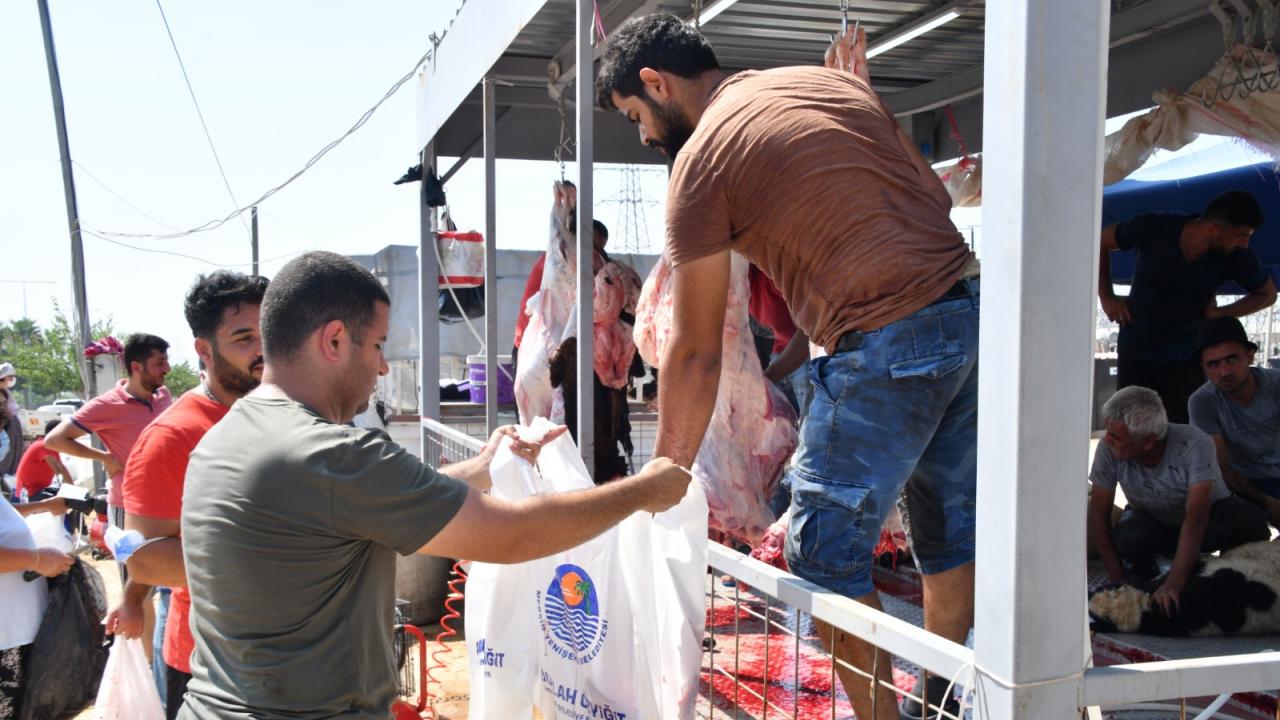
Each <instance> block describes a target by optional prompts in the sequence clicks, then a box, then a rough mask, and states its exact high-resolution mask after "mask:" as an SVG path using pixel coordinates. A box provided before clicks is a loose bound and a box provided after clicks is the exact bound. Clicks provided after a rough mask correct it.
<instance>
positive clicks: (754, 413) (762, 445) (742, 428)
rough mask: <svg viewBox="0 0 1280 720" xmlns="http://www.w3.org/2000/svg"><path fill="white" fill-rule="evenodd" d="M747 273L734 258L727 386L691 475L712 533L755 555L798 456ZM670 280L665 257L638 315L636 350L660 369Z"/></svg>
mask: <svg viewBox="0 0 1280 720" xmlns="http://www.w3.org/2000/svg"><path fill="white" fill-rule="evenodd" d="M747 267H748V264H747V261H746V260H745V259H743V258H742V257H740V256H738V255H737V254H736V253H734V255H733V262H732V268H731V271H730V272H731V279H730V282H729V297H728V299H727V304H726V308H725V321H724V336H723V350H722V358H721V370H720V385H719V390H718V392H717V394H716V404H715V410H714V412H713V414H712V416H711V422H710V424H709V425H708V426H707V432H706V435H705V436H704V437H703V440H702V446H701V448H700V449H699V450H698V456H697V458H696V459H695V460H694V464H693V468H692V470H693V475H694V477H696V478H698V481H699V482H700V483H701V484H702V489H703V491H704V492H705V493H706V496H707V505H708V506H709V509H710V518H709V526H710V529H711V530H712V531H713V532H714V531H719V532H721V533H723V534H725V535H728V536H730V537H732V538H733V539H734V540H737V541H739V542H743V543H746V544H748V545H751V546H753V547H754V546H756V545H757V544H758V543H759V542H760V540H761V537H762V536H763V534H764V532H765V529H766V528H768V527H769V524H770V523H771V522H773V516H772V514H771V513H770V511H769V506H768V501H769V498H770V496H771V495H772V494H773V491H774V489H775V488H776V487H777V485H778V480H779V478H781V476H782V470H783V466H784V465H785V464H786V462H787V458H789V457H790V456H791V453H792V451H793V450H795V447H796V442H797V434H796V419H795V413H794V411H793V410H792V408H791V404H790V403H789V402H788V401H787V399H786V397H785V396H783V394H782V392H781V391H779V390H778V389H777V388H776V387H774V385H773V383H771V382H769V381H768V380H766V379H765V377H764V371H763V370H762V369H761V367H760V361H759V360H758V359H757V357H756V353H755V346H754V343H753V340H752V336H751V331H750V329H749V326H748V321H747V300H748V298H749V296H750V289H749V285H748V281H747ZM671 277H672V274H671V263H670V260H669V259H668V258H667V256H666V255H663V256H662V258H661V259H659V261H658V264H657V265H655V266H654V268H653V272H651V273H650V274H649V279H648V280H647V281H645V285H644V290H643V292H642V293H641V295H640V302H639V306H638V307H637V310H636V328H635V341H636V347H637V348H638V349H639V351H640V355H641V357H643V358H644V360H645V362H647V363H649V364H650V365H654V366H657V365H659V359H660V358H661V357H662V356H663V354H664V353H665V352H666V347H667V343H668V341H669V340H670V335H671V323H672V292H673V287H672V283H671ZM659 382H661V378H660V379H659ZM662 411H663V409H662V408H661V407H659V408H658V412H659V413H661V412H662Z"/></svg>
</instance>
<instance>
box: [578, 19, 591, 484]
mask: <svg viewBox="0 0 1280 720" xmlns="http://www.w3.org/2000/svg"><path fill="white" fill-rule="evenodd" d="M594 22H595V3H594V2H593V1H592V0H578V23H577V30H578V33H577V76H578V84H577V94H576V95H575V99H576V101H577V107H576V108H575V109H574V112H575V113H576V114H577V120H578V134H577V139H576V144H575V146H574V148H575V150H574V154H575V156H576V159H577V161H578V447H579V448H580V449H581V450H582V457H583V459H584V460H585V461H586V463H587V470H588V471H590V472H592V473H594V472H595V363H594V362H593V359H594V357H595V356H594V354H593V353H594V348H593V343H592V340H594V339H595V338H594V336H593V334H592V330H593V327H594V325H593V320H592V318H593V316H594V312H593V310H594V308H593V307H592V302H591V301H592V291H593V290H594V288H595V275H594V273H592V271H591V265H592V263H591V260H592V257H593V254H594V249H593V246H592V242H593V238H594V236H595V233H594V232H592V212H591V210H592V207H591V205H592V202H593V198H594V195H595V193H594V192H593V188H592V185H591V171H592V162H593V155H594V153H593V152H592V150H593V148H592V142H593V141H594V133H593V127H592V120H593V119H594V118H593V117H592V115H593V113H594V110H595V85H596V83H595V70H594V69H593V65H592V54H591V33H592V32H593V31H594V27H595V26H594Z"/></svg>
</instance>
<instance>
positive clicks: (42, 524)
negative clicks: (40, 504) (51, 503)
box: [24, 512, 75, 552]
mask: <svg viewBox="0 0 1280 720" xmlns="http://www.w3.org/2000/svg"><path fill="white" fill-rule="evenodd" d="M24 520H26V521H27V529H28V530H30V531H31V537H33V538H35V541H36V547H47V548H53V549H54V550H61V551H62V552H71V548H73V547H74V546H75V541H74V540H72V539H71V534H70V533H68V532H67V526H66V525H63V524H62V518H61V517H58V516H55V515H53V514H52V513H47V512H42V513H35V514H33V515H28V516H26V517H25V518H24Z"/></svg>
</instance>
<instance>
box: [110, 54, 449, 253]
mask: <svg viewBox="0 0 1280 720" xmlns="http://www.w3.org/2000/svg"><path fill="white" fill-rule="evenodd" d="M431 53H432V50H427V52H426V53H424V54H423V55H422V57H420V58H418V61H417V62H416V63H414V65H413V68H412V69H411V70H409V72H407V73H405V75H404V77H402V78H400V79H399V80H397V81H396V82H395V84H394V85H392V86H391V88H390V89H389V90H387V92H386V93H385V94H384V95H383V96H382V98H381V99H380V100H378V102H376V103H374V105H373V107H371V108H369V109H368V110H366V111H365V112H364V114H363V115H361V116H360V119H358V120H356V122H355V124H354V125H352V126H351V127H350V128H348V129H347V131H346V132H344V133H343V134H342V135H341V136H339V137H338V138H337V139H336V140H333V141H332V142H330V143H329V144H328V145H325V146H324V147H323V148H321V149H320V151H319V152H317V153H316V154H315V155H313V156H312V157H311V159H310V160H307V162H306V164H305V165H303V166H302V169H301V170H298V171H297V172H295V173H294V174H293V175H291V176H289V179H287V180H285V181H284V182H282V183H280V184H279V185H276V186H275V187H273V188H271V189H270V190H268V191H266V192H265V193H263V194H262V195H261V196H260V197H259V198H258V199H256V200H254V201H253V202H251V203H249V204H248V205H244V206H241V207H239V208H237V209H236V210H235V211H234V212H232V213H231V214H229V215H227V216H226V217H224V218H222V219H219V220H209V221H208V222H205V223H203V224H201V225H197V226H195V227H193V228H191V229H190V230H184V231H182V232H176V233H170V234H167V235H157V234H153V233H122V232H109V231H107V230H102V231H101V236H110V237H117V238H137V239H151V240H174V239H177V238H180V237H186V236H187V235H194V234H196V233H201V232H207V231H209V230H214V229H216V228H219V227H222V226H223V225H225V224H226V223H228V222H230V221H231V220H232V219H233V218H236V217H239V216H241V215H242V214H244V213H246V212H248V211H249V209H250V208H252V207H253V206H254V205H261V204H262V203H263V202H264V201H265V200H266V199H267V198H269V197H271V196H272V195H275V194H276V193H277V192H280V191H281V190H283V189H284V188H285V187H287V186H288V185H289V184H290V183H292V182H293V181H294V180H297V179H298V178H299V177H302V174H303V173H305V172H306V171H308V170H310V169H311V167H312V166H313V165H315V164H316V163H317V162H320V159H321V158H323V157H324V156H325V155H328V154H329V151H330V150H333V149H334V148H336V147H338V145H339V144H341V143H342V141H343V140H346V139H347V138H348V137H350V136H351V135H352V134H353V133H354V132H355V131H357V130H359V129H360V128H362V127H364V124H365V123H367V122H369V118H371V117H373V114H374V113H375V112H376V111H377V110H378V108H380V107H382V104H383V103H384V102H386V101H387V99H388V98H390V97H391V96H392V95H394V94H395V93H396V91H397V90H399V89H400V88H401V86H403V85H404V84H405V83H406V82H409V79H410V78H412V77H413V74H414V73H415V72H417V71H418V68H419V67H421V66H422V64H423V63H425V62H427V60H429V59H430V58H431ZM103 239H106V238H105V237H104V238H103Z"/></svg>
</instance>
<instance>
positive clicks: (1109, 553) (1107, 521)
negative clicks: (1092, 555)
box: [1089, 512, 1125, 582]
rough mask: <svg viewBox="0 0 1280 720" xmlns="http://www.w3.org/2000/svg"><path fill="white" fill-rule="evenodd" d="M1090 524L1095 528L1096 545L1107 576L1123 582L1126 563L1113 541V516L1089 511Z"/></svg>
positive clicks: (1114, 580) (1094, 539) (1094, 538)
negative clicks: (1124, 563) (1117, 551)
mask: <svg viewBox="0 0 1280 720" xmlns="http://www.w3.org/2000/svg"><path fill="white" fill-rule="evenodd" d="M1089 525H1090V526H1091V527H1092V528H1093V541H1094V547H1095V549H1096V550H1097V551H1098V557H1100V558H1102V564H1103V565H1104V566H1106V568H1107V576H1108V577H1109V578H1111V580H1112V581H1113V582H1121V581H1123V579H1124V578H1125V571H1124V565H1123V564H1122V563H1121V562H1120V556H1119V555H1118V554H1117V553H1116V545H1115V543H1114V542H1112V541H1111V517H1110V515H1109V514H1108V515H1106V516H1100V515H1099V514H1098V513H1096V512H1090V513H1089Z"/></svg>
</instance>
